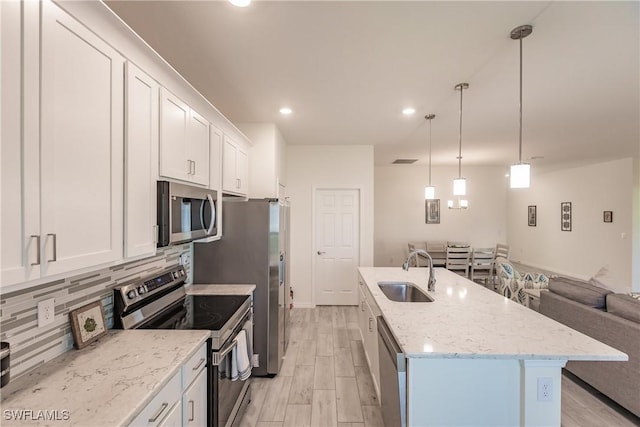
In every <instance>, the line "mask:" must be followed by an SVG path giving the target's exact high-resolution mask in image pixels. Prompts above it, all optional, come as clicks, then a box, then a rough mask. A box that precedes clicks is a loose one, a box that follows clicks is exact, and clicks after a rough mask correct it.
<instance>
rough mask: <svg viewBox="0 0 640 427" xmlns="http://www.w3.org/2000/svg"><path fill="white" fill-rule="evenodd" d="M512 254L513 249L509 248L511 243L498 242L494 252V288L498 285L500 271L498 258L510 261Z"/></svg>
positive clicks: (492, 276)
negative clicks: (497, 262)
mask: <svg viewBox="0 0 640 427" xmlns="http://www.w3.org/2000/svg"><path fill="white" fill-rule="evenodd" d="M510 255H511V249H510V248H509V245H507V244H504V243H498V244H496V251H495V253H494V256H493V262H492V265H491V284H492V285H493V287H494V290H495V285H496V279H497V278H498V273H499V271H498V265H497V264H496V258H504V259H505V260H506V261H509V257H510Z"/></svg>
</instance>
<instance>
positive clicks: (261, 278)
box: [193, 199, 289, 376]
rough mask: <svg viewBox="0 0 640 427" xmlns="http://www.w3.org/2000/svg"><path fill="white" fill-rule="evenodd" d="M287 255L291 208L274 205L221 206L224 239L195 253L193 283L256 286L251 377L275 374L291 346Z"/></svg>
mask: <svg viewBox="0 0 640 427" xmlns="http://www.w3.org/2000/svg"><path fill="white" fill-rule="evenodd" d="M288 254H289V206H288V204H287V203H286V202H284V201H283V200H278V199H250V200H248V201H226V200H225V201H224V203H223V204H222V239H221V240H219V241H216V242H210V243H196V244H194V247H193V283H210V284H215V283H218V284H247V283H250V284H255V285H256V290H255V292H254V302H253V304H254V306H253V323H254V327H253V353H254V355H256V354H257V358H258V366H254V368H253V374H254V375H258V376H265V375H275V374H277V373H278V372H279V371H280V367H281V365H282V361H283V357H284V352H285V350H286V349H287V344H288V342H289V269H288V268H287V267H288V266H287V263H288V256H289V255H288ZM254 357H255V356H254Z"/></svg>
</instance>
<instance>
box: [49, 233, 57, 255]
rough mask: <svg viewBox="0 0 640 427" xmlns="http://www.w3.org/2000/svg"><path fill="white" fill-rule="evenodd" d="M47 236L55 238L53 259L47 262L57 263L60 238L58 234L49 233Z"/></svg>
mask: <svg viewBox="0 0 640 427" xmlns="http://www.w3.org/2000/svg"><path fill="white" fill-rule="evenodd" d="M47 236H51V237H53V259H50V260H47V261H48V262H56V261H57V260H58V236H57V235H56V233H49V234H47Z"/></svg>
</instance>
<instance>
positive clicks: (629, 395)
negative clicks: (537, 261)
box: [540, 277, 640, 416]
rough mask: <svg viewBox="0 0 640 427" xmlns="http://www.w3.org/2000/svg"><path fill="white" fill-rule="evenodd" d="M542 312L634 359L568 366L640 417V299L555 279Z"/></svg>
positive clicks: (545, 292)
mask: <svg viewBox="0 0 640 427" xmlns="http://www.w3.org/2000/svg"><path fill="white" fill-rule="evenodd" d="M540 313H542V314H544V315H546V316H547V317H550V318H552V319H555V320H557V321H558V322H560V323H563V324H565V325H567V326H569V327H570V328H573V329H575V330H577V331H580V332H582V333H584V334H586V335H589V336H590V337H592V338H595V339H596V340H598V341H601V342H603V343H605V344H608V345H610V346H611V347H614V348H616V349H618V350H620V351H623V352H625V353H626V354H628V355H629V361H628V362H576V361H572V362H568V363H567V366H566V369H567V370H568V371H570V372H572V373H573V374H575V375H576V376H577V377H579V378H580V379H582V380H583V381H585V382H586V383H588V384H590V385H591V386H593V387H594V388H596V389H597V390H599V391H600V392H601V393H603V394H604V395H606V396H608V397H609V398H611V399H612V400H614V401H616V402H617V403H619V404H620V405H621V406H623V407H625V408H626V409H628V410H629V411H631V412H632V413H634V414H635V415H637V416H640V300H637V299H635V298H633V297H632V296H630V295H627V294H616V293H613V292H612V291H610V290H608V289H604V288H601V287H598V286H595V285H594V284H592V283H589V282H583V281H578V280H572V279H567V278H562V277H559V278H552V279H551V280H549V289H548V290H543V291H541V292H540Z"/></svg>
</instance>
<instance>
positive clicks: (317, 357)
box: [240, 306, 640, 427]
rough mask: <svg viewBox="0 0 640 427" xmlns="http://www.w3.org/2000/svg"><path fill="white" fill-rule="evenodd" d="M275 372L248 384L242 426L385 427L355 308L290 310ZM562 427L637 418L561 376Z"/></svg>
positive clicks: (620, 423) (621, 424)
mask: <svg viewBox="0 0 640 427" xmlns="http://www.w3.org/2000/svg"><path fill="white" fill-rule="evenodd" d="M291 313H292V314H291V338H290V342H289V348H288V349H287V352H286V355H285V361H284V363H283V365H282V370H281V372H280V373H279V374H278V375H277V376H276V377H275V378H253V379H252V381H253V383H252V400H251V403H250V404H249V406H248V407H247V411H246V413H245V415H244V417H243V419H242V420H241V423H240V426H241V427H254V426H255V427H284V426H320V427H329V426H344V427H347V426H361V427H364V426H366V427H378V426H381V427H384V426H383V423H382V417H381V414H380V407H379V402H378V399H377V397H376V393H375V391H374V388H373V383H372V381H371V376H370V373H369V368H368V366H367V361H366V359H365V356H364V348H363V347H362V341H361V340H360V332H359V330H358V323H357V322H358V320H357V309H356V307H325V306H323V307H317V308H314V309H294V310H292V312H291ZM562 426H563V427H627V426H628V427H633V426H640V421H639V420H638V418H637V417H634V416H632V415H631V414H630V413H629V412H627V411H624V410H623V409H620V408H619V407H617V406H616V405H615V404H612V403H611V402H610V401H607V399H606V398H604V399H603V398H601V397H600V396H598V394H597V393H594V392H593V390H590V389H589V388H588V387H583V386H582V385H581V384H578V383H577V382H576V381H574V380H573V379H572V378H570V377H568V376H563V378H562Z"/></svg>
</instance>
